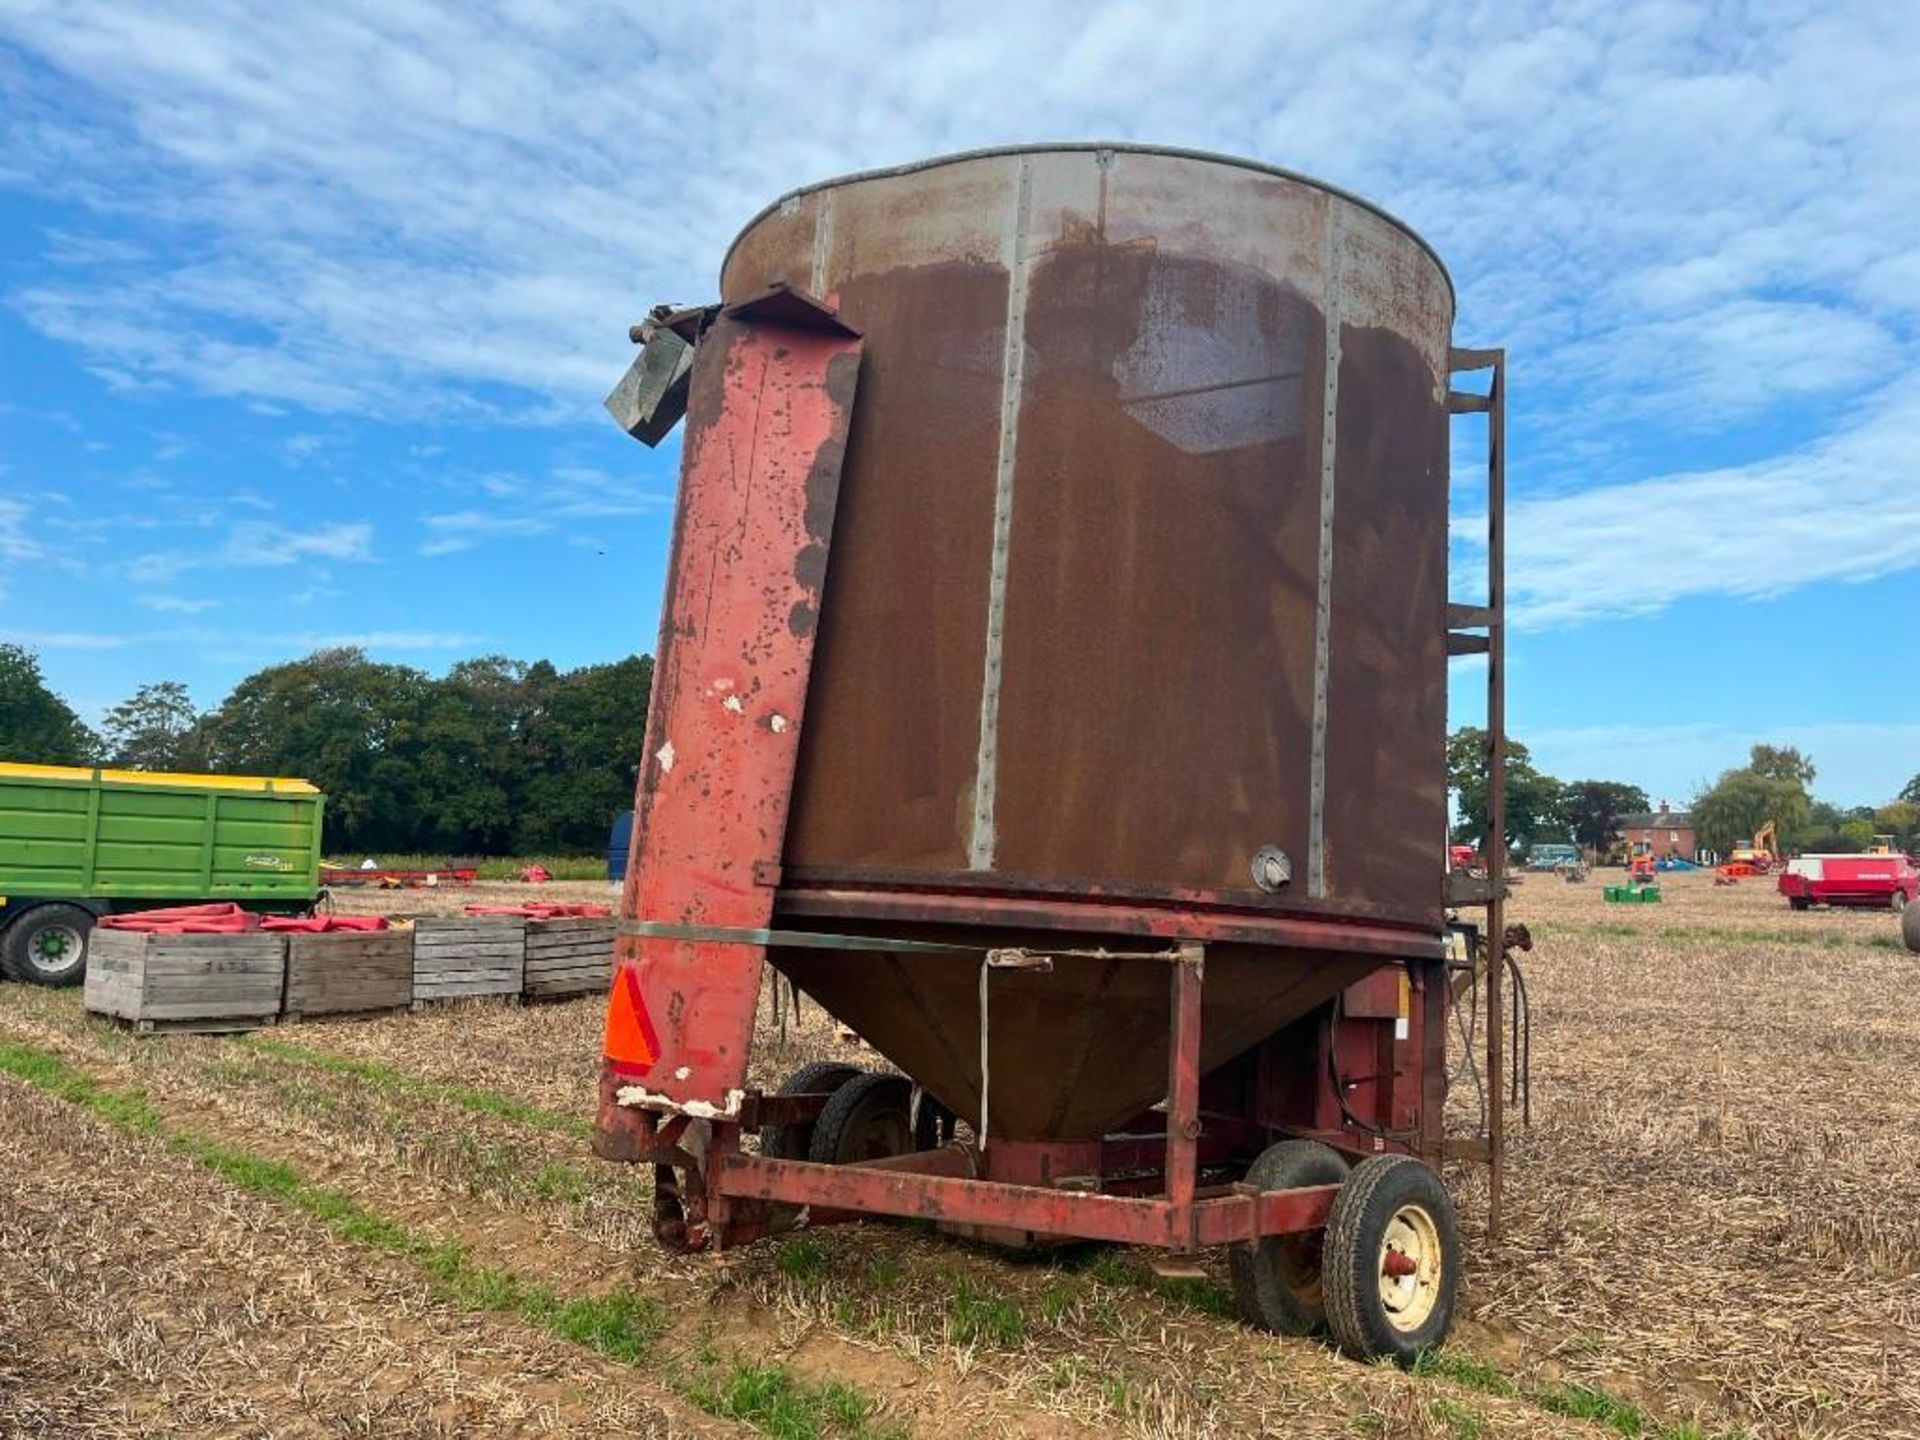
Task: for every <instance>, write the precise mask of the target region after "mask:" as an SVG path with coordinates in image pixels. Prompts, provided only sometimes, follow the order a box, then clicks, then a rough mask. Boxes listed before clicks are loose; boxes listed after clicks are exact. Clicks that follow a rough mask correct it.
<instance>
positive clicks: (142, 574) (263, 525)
mask: <svg viewBox="0 0 1920 1440" xmlns="http://www.w3.org/2000/svg"><path fill="white" fill-rule="evenodd" d="M372 559H373V526H372V525H370V524H368V523H366V522H365V521H340V522H337V523H334V524H330V525H315V526H308V527H305V528H302V529H295V528H293V527H291V526H286V525H280V524H276V523H274V522H272V521H267V520H242V521H240V522H238V523H237V524H234V525H232V526H230V527H229V528H228V531H227V538H226V541H225V543H223V544H221V545H219V546H217V547H214V548H211V549H200V550H155V551H150V552H148V553H147V554H144V555H137V556H135V557H134V558H133V559H131V560H129V561H128V562H127V563H126V564H125V565H124V566H123V567H122V569H123V571H124V573H125V575H126V577H127V578H128V579H129V580H131V581H133V582H134V583H135V584H136V585H164V584H166V583H167V582H168V581H170V580H173V579H175V578H176V577H178V576H180V575H183V574H185V573H186V572H187V571H189V570H200V569H206V568H209V567H232V566H240V567H243V568H246V569H259V568H268V567H272V566H278V565H297V564H300V563H302V562H304V561H311V560H338V561H351V562H365V561H370V560H372Z"/></svg>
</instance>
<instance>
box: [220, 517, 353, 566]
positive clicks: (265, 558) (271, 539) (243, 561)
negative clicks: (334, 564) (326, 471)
mask: <svg viewBox="0 0 1920 1440" xmlns="http://www.w3.org/2000/svg"><path fill="white" fill-rule="evenodd" d="M221 558H222V560H223V561H224V562H225V563H226V564H229V565H293V564H297V563H298V562H300V561H302V560H371V559H372V558H373V526H371V525H369V524H367V523H365V522H364V521H354V522H342V523H339V524H334V525H317V526H312V527H309V528H306V529H297V530H296V529H293V528H291V527H289V526H285V525H276V524H273V523H271V522H269V521H263V520H244V521H242V522H241V523H239V524H238V525H235V526H234V527H233V529H232V530H231V531H229V532H228V535H227V544H226V548H225V549H224V550H223V551H222V553H221Z"/></svg>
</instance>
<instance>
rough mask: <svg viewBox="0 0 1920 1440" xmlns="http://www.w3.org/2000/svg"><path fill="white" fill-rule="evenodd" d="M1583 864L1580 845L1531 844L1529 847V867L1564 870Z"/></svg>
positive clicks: (1531, 868) (1532, 868) (1530, 868)
mask: <svg viewBox="0 0 1920 1440" xmlns="http://www.w3.org/2000/svg"><path fill="white" fill-rule="evenodd" d="M1580 864H1581V857H1580V847H1579V846H1578V845H1553V844H1547V845H1529V846H1528V847H1527V869H1529V870H1563V869H1572V868H1573V867H1575V866H1577V865H1580Z"/></svg>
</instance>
